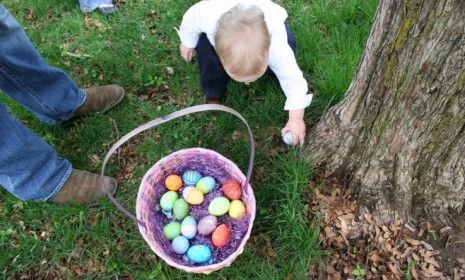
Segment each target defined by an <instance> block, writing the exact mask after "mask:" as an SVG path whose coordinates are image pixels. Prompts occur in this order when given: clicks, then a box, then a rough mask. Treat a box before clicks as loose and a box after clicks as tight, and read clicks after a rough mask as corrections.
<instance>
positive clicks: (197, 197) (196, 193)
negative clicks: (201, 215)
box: [186, 188, 203, 205]
mask: <svg viewBox="0 0 465 280" xmlns="http://www.w3.org/2000/svg"><path fill="white" fill-rule="evenodd" d="M186 201H187V202H189V204H192V205H199V204H200V203H202V202H203V193H202V191H201V190H199V189H198V188H192V189H191V190H189V192H188V193H187V195H186Z"/></svg>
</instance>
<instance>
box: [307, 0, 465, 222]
mask: <svg viewBox="0 0 465 280" xmlns="http://www.w3.org/2000/svg"><path fill="white" fill-rule="evenodd" d="M464 33H465V4H464V3H463V2H462V1H461V0H450V1H447V0H438V1H425V0H410V1H400V0H380V1H379V3H378V8H377V10H376V15H375V19H374V23H373V27H372V29H371V31H370V34H369V38H368V41H367V44H366V48H365V51H364V54H363V55H362V58H361V61H360V63H359V65H358V70H357V74H356V76H355V78H354V80H353V81H352V84H351V85H350V87H349V89H348V91H347V93H346V97H345V99H344V100H343V101H342V102H340V103H339V104H337V105H336V106H334V107H333V108H332V109H331V110H330V111H328V112H327V113H326V114H325V115H324V116H323V118H322V119H321V121H320V122H319V123H318V124H317V125H316V126H315V127H314V128H313V129H312V131H311V132H310V135H309V137H308V139H309V142H308V143H307V144H308V145H307V146H306V148H305V150H304V154H305V155H306V156H308V157H309V158H310V159H311V160H312V161H313V163H314V165H315V167H316V168H320V169H322V170H324V172H325V174H327V175H333V176H338V177H339V178H342V177H343V178H344V180H345V182H347V184H348V186H350V187H355V189H356V193H357V195H358V200H359V204H360V206H361V211H362V212H364V211H369V212H371V213H373V214H374V215H375V217H376V218H377V220H378V221H382V222H389V221H393V220H397V219H404V220H405V219H410V218H413V219H415V218H418V217H420V216H421V215H434V216H430V217H434V218H442V219H444V220H443V221H446V220H447V217H449V216H448V215H449V214H450V213H452V212H453V213H460V212H462V210H463V206H464V199H465V189H464V187H465V185H464V181H465V109H464V106H465V94H464V88H465V71H464V70H465V37H464Z"/></svg>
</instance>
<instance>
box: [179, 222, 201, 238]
mask: <svg viewBox="0 0 465 280" xmlns="http://www.w3.org/2000/svg"><path fill="white" fill-rule="evenodd" d="M181 234H182V235H183V236H185V237H186V238H187V239H192V238H194V237H195V235H196V234H197V222H196V221H195V219H194V217H192V216H187V217H185V218H184V220H183V221H182V223H181Z"/></svg>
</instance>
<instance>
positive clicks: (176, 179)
mask: <svg viewBox="0 0 465 280" xmlns="http://www.w3.org/2000/svg"><path fill="white" fill-rule="evenodd" d="M165 186H166V188H167V189H168V190H170V191H177V190H179V189H180V188H181V187H182V179H181V176H178V175H175V174H171V175H169V176H168V177H166V179H165Z"/></svg>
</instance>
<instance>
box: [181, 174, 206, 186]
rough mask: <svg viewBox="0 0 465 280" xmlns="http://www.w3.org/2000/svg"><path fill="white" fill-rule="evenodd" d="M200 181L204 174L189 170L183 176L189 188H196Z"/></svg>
mask: <svg viewBox="0 0 465 280" xmlns="http://www.w3.org/2000/svg"><path fill="white" fill-rule="evenodd" d="M200 179H202V174H200V173H199V172H197V171H194V170H188V171H186V172H184V174H182V180H183V181H184V184H186V185H188V186H195V184H197V182H198V181H199V180H200Z"/></svg>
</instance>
